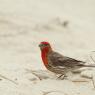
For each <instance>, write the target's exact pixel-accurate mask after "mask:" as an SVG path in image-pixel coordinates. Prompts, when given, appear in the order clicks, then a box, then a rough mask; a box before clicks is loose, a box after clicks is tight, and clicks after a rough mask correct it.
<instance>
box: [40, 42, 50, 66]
mask: <svg viewBox="0 0 95 95" xmlns="http://www.w3.org/2000/svg"><path fill="white" fill-rule="evenodd" d="M39 47H40V50H41V57H42V60H43V63H44V64H45V65H46V64H48V60H47V55H48V54H49V53H50V52H51V51H52V48H51V46H50V44H49V42H45V41H43V42H41V43H40V44H39Z"/></svg>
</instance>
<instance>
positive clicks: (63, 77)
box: [57, 74, 67, 80]
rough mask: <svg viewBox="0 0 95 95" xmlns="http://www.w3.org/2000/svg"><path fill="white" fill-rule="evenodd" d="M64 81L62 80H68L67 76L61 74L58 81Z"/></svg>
mask: <svg viewBox="0 0 95 95" xmlns="http://www.w3.org/2000/svg"><path fill="white" fill-rule="evenodd" d="M60 78H61V79H62V80H64V79H66V78H67V76H66V74H61V75H60V76H58V78H57V79H60Z"/></svg>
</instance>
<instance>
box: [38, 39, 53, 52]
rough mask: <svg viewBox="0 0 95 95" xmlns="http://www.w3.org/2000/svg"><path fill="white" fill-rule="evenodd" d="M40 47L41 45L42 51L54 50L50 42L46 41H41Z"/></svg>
mask: <svg viewBox="0 0 95 95" xmlns="http://www.w3.org/2000/svg"><path fill="white" fill-rule="evenodd" d="M39 47H40V49H41V51H43V50H45V51H47V52H49V51H51V50H52V49H51V46H50V44H49V42H45V41H43V42H41V43H40V44H39Z"/></svg>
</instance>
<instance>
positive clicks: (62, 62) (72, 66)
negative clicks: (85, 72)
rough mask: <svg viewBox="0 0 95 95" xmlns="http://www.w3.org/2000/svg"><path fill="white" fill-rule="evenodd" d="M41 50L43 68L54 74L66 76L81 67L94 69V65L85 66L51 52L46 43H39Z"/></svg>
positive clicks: (81, 62)
mask: <svg viewBox="0 0 95 95" xmlns="http://www.w3.org/2000/svg"><path fill="white" fill-rule="evenodd" d="M39 47H40V50H41V57H42V61H43V63H44V65H45V67H46V68H47V69H48V70H49V71H51V72H54V73H56V74H60V76H59V77H61V76H63V75H64V76H66V73H67V72H69V71H71V72H72V71H73V70H76V69H79V68H81V67H95V65H94V66H93V65H85V64H84V63H85V62H83V61H80V60H76V59H73V58H70V57H66V56H63V55H61V54H59V53H57V52H55V51H53V50H52V48H51V45H50V44H49V43H48V42H41V43H40V44H39Z"/></svg>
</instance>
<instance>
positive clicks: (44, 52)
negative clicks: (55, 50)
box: [41, 48, 49, 66]
mask: <svg viewBox="0 0 95 95" xmlns="http://www.w3.org/2000/svg"><path fill="white" fill-rule="evenodd" d="M48 53H49V48H44V49H43V50H42V51H41V57H42V61H43V63H44V65H45V66H46V65H47V64H48V59H47V55H48Z"/></svg>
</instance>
